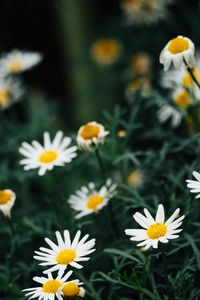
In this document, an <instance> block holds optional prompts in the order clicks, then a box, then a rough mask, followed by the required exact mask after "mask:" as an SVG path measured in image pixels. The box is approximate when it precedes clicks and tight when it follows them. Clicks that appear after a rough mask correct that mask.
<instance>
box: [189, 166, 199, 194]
mask: <svg viewBox="0 0 200 300" xmlns="http://www.w3.org/2000/svg"><path fill="white" fill-rule="evenodd" d="M192 175H193V176H194V178H195V179H196V180H189V179H187V180H186V182H187V187H188V188H189V189H190V193H195V194H198V195H197V196H196V197H195V198H200V173H199V172H197V171H194V172H193V173H192Z"/></svg>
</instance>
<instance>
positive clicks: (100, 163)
mask: <svg viewBox="0 0 200 300" xmlns="http://www.w3.org/2000/svg"><path fill="white" fill-rule="evenodd" d="M95 154H96V158H97V162H98V164H99V167H100V170H101V174H102V178H103V181H104V183H106V178H107V177H106V172H105V167H104V164H103V161H102V158H101V155H100V152H99V149H97V148H96V149H95Z"/></svg>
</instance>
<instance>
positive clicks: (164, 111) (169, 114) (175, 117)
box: [157, 104, 183, 128]
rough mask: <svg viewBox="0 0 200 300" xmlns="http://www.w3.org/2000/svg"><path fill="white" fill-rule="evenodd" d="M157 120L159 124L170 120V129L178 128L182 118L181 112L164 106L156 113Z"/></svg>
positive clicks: (169, 106)
mask: <svg viewBox="0 0 200 300" xmlns="http://www.w3.org/2000/svg"><path fill="white" fill-rule="evenodd" d="M157 116H158V120H159V121H160V123H165V122H166V121H167V120H168V119H171V125H172V127H174V128H175V127H178V126H179V125H180V123H181V120H182V118H183V114H182V113H181V111H179V110H178V109H176V108H175V107H173V106H171V105H168V104H164V105H163V106H162V107H161V108H160V109H159V110H158V112H157Z"/></svg>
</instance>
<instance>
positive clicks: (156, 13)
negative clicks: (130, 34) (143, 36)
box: [121, 0, 168, 24]
mask: <svg viewBox="0 0 200 300" xmlns="http://www.w3.org/2000/svg"><path fill="white" fill-rule="evenodd" d="M166 4H168V1H165V0H122V1H121V8H122V11H123V13H124V16H125V19H126V23H127V24H149V23H156V22H157V21H159V20H160V19H163V18H164V17H165V15H166Z"/></svg>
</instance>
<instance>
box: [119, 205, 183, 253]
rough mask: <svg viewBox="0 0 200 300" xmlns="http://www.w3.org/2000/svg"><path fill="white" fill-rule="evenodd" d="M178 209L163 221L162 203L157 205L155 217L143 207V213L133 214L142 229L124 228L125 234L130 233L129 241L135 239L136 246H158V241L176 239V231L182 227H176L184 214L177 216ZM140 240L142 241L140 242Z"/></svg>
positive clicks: (147, 247) (146, 247)
mask: <svg viewBox="0 0 200 300" xmlns="http://www.w3.org/2000/svg"><path fill="white" fill-rule="evenodd" d="M179 212H180V209H179V208H177V209H176V210H175V212H174V213H173V214H172V216H171V217H170V218H169V219H168V220H167V221H165V211H164V207H163V205H162V204H159V205H158V209H157V213H156V217H155V219H154V218H153V217H152V215H151V214H150V212H149V211H148V210H147V209H146V208H145V209H144V214H145V216H144V215H142V214H141V213H139V212H137V213H135V214H134V215H133V218H134V219H135V221H136V222H137V223H138V224H139V225H140V226H141V227H143V228H144V229H126V230H125V233H126V235H130V236H131V238H130V240H131V241H137V242H139V241H140V243H139V244H137V246H138V247H144V249H145V250H146V249H149V248H150V247H153V248H158V242H161V243H168V240H171V239H176V238H178V237H179V235H177V233H179V232H180V231H182V229H177V228H179V227H180V226H181V224H182V220H183V219H184V217H185V216H182V217H179V218H178V219H176V218H177V217H178V215H179ZM141 241H142V242H141Z"/></svg>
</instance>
